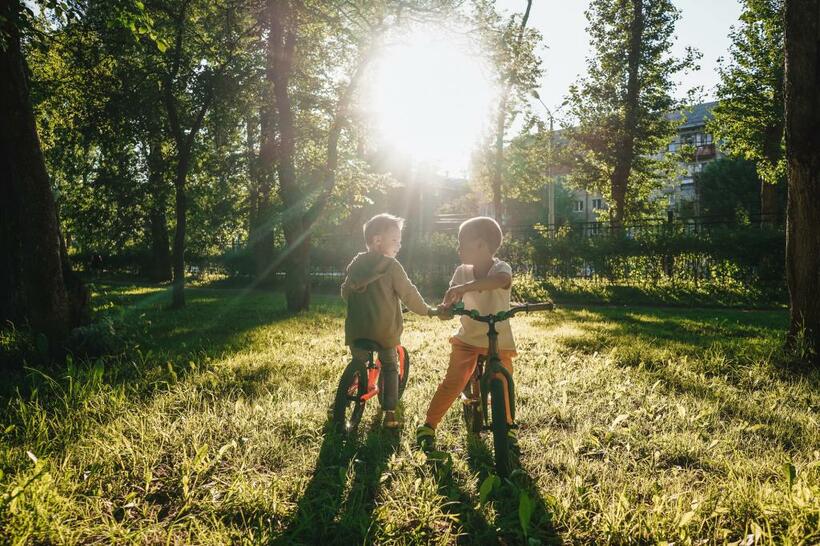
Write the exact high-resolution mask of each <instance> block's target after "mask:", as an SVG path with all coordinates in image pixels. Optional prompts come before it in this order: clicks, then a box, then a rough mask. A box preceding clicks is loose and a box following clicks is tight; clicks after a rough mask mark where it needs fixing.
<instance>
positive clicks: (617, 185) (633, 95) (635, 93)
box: [610, 0, 644, 230]
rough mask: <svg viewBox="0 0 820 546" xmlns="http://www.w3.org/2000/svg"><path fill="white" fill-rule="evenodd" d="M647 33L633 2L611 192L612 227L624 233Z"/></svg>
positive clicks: (638, 2)
mask: <svg viewBox="0 0 820 546" xmlns="http://www.w3.org/2000/svg"><path fill="white" fill-rule="evenodd" d="M643 31H644V16H643V0H632V20H631V22H630V25H629V51H628V52H627V82H626V103H625V105H624V131H623V134H622V135H621V140H620V141H619V142H618V146H617V147H618V152H617V156H616V159H615V168H614V169H613V170H612V177H611V179H610V180H611V185H612V188H611V192H612V201H613V203H614V204H615V206H614V207H612V208H610V221H611V222H612V227H613V228H615V229H616V230H620V229H621V228H622V227H623V223H624V219H625V216H626V193H627V188H628V184H629V175H630V174H631V172H632V162H633V160H634V155H635V132H636V131H637V122H638V108H639V104H638V101H639V99H640V80H639V79H638V76H639V70H640V65H641V56H642V51H641V43H642V38H643Z"/></svg>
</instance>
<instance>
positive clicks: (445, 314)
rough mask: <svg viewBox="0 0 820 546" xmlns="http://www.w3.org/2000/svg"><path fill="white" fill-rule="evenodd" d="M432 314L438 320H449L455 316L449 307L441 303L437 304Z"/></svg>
mask: <svg viewBox="0 0 820 546" xmlns="http://www.w3.org/2000/svg"><path fill="white" fill-rule="evenodd" d="M434 314H435V315H436V316H437V317H438V318H439V320H450V319H452V318H453V317H454V316H455V315H453V309H452V307H451V306H449V305H444V304H443V303H439V304H438V306H437V307H436V308H435V309H434Z"/></svg>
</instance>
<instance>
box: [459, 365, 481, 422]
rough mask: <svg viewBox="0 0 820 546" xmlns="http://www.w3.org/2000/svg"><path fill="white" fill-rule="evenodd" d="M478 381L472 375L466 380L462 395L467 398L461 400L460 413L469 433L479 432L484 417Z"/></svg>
mask: <svg viewBox="0 0 820 546" xmlns="http://www.w3.org/2000/svg"><path fill="white" fill-rule="evenodd" d="M479 389H480V387H479V383H478V381H476V380H475V379H474V378H473V377H471V378H470V381H468V382H467V386H466V387H464V396H466V397H467V400H464V401H462V404H461V405H462V415H463V417H464V425H465V426H466V427H467V432H468V433H469V434H479V433H480V432H481V429H482V427H483V426H484V419H482V415H481V393H480V390H479Z"/></svg>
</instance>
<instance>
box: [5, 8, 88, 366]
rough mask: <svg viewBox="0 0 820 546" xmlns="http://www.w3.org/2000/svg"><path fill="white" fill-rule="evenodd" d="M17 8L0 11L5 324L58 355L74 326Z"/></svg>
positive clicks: (80, 285) (55, 215)
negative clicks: (34, 336)
mask: <svg viewBox="0 0 820 546" xmlns="http://www.w3.org/2000/svg"><path fill="white" fill-rule="evenodd" d="M20 10H21V5H20V2H18V1H10V2H8V1H6V2H3V4H2V5H0V41H2V42H4V43H3V44H2V46H3V47H0V104H2V105H3V106H2V108H0V127H2V130H0V229H2V233H0V245H2V248H1V249H0V250H1V251H2V252H3V260H2V261H3V262H4V264H3V266H2V268H0V275H2V277H3V278H2V280H3V281H4V284H3V286H2V291H3V293H2V297H0V312H1V313H2V315H1V316H0V320H11V321H16V322H22V321H27V322H28V323H29V325H30V326H31V328H32V329H33V330H34V332H37V333H41V334H44V335H45V336H46V338H47V339H48V342H49V351H50V352H51V354H52V355H54V356H58V355H59V354H60V353H61V352H62V349H63V342H64V341H65V339H66V337H67V335H68V332H69V330H70V328H71V327H72V326H73V325H74V323H72V311H71V308H70V299H69V294H68V292H67V291H66V285H65V280H64V275H63V271H64V264H63V261H62V259H61V248H60V230H59V224H58V222H57V212H56V207H55V204H54V197H53V195H52V191H51V184H50V181H49V178H48V173H47V172H46V166H45V162H44V160H43V155H42V151H41V149H40V140H39V138H38V136H37V129H36V126H35V121H34V112H33V109H32V105H31V98H30V95H29V82H28V69H27V66H26V62H25V59H24V58H23V55H22V52H21V50H20V34H19V29H18V28H17V27H16V24H15V23H16V22H17V21H18V16H19V14H20ZM5 283H8V284H5ZM80 287H82V283H80V284H79V287H78V288H80ZM78 305H79V302H78Z"/></svg>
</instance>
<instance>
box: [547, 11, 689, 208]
mask: <svg viewBox="0 0 820 546" xmlns="http://www.w3.org/2000/svg"><path fill="white" fill-rule="evenodd" d="M633 6H634V0H632V1H628V2H609V1H607V0H594V1H593V2H591V3H590V7H589V9H588V10H587V12H586V16H587V20H588V21H589V26H588V27H587V31H588V32H589V33H590V35H591V42H592V48H593V55H592V56H591V57H590V58H589V59H588V60H587V75H586V76H585V77H583V78H581V79H580V80H579V81H578V82H577V83H576V84H575V85H573V86H571V87H570V92H569V98H568V100H567V106H568V107H569V114H570V115H571V117H572V119H573V120H577V125H576V126H574V127H568V128H566V129H565V130H564V134H565V135H566V138H567V139H568V140H567V145H566V148H565V150H564V152H563V153H564V154H565V156H566V158H567V161H568V162H569V163H570V164H571V165H572V171H571V174H570V177H569V181H570V184H571V185H572V186H574V187H579V188H585V189H594V190H597V191H599V192H601V193H603V194H604V195H610V196H611V198H609V199H608V200H609V202H610V205H611V206H613V204H614V203H615V202H616V200H615V194H614V193H613V190H614V188H613V187H612V184H614V183H615V180H614V179H613V176H614V172H615V166H616V164H618V163H619V162H623V161H624V160H626V162H627V164H628V167H629V177H628V181H627V185H626V187H625V190H626V191H625V193H626V203H625V207H626V209H625V211H624V212H625V213H626V214H625V215H626V217H630V216H633V217H634V216H636V215H638V214H639V213H641V212H643V207H645V205H646V203H648V202H649V199H648V197H649V195H650V193H651V192H652V190H654V189H656V188H658V187H660V185H661V184H662V182H664V181H666V180H669V179H671V178H672V177H673V175H674V172H675V168H676V167H675V162H674V158H672V157H671V156H670V155H668V154H667V156H666V157H665V158H663V159H657V157H656V155H657V154H658V152H660V151H662V150H665V149H666V146H667V144H668V143H669V142H670V141H671V140H672V137H673V136H674V135H675V128H676V122H674V121H673V120H672V118H671V116H663V115H659V113H662V112H672V111H673V110H675V109H676V108H679V107H680V105H679V104H678V103H677V102H676V101H675V99H674V98H673V92H674V90H675V80H676V78H677V75H678V74H679V73H680V72H682V71H684V70H687V69H689V68H692V67H693V66H694V63H695V60H696V58H697V57H698V55H697V54H696V53H695V52H694V51H693V50H687V53H686V54H685V56H684V57H683V58H682V59H676V58H673V57H672V56H671V55H670V49H671V47H672V40H673V37H674V30H675V24H676V22H677V21H678V19H680V12H679V10H678V9H677V8H676V7H675V6H674V5H673V4H672V2H671V1H670V0H660V1H647V2H643V3H642V11H641V14H642V16H643V22H644V26H643V30H642V32H641V36H640V43H639V47H640V52H639V55H638V56H637V59H638V63H637V67H638V68H637V70H638V71H637V77H636V80H635V81H636V86H637V87H636V99H637V100H636V102H635V104H634V105H632V106H630V105H628V104H627V102H628V101H627V97H628V91H629V90H628V89H627V85H628V81H629V77H628V75H629V71H630V66H629V52H630V50H631V49H632V46H631V44H630V38H631V36H630V29H631V26H632V22H633V19H634V17H633ZM630 109H631V111H632V112H634V120H631V122H632V123H633V124H634V125H633V126H631V127H630V126H628V124H629V123H630V120H627V119H626V113H627V111H630ZM625 147H626V148H625Z"/></svg>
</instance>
